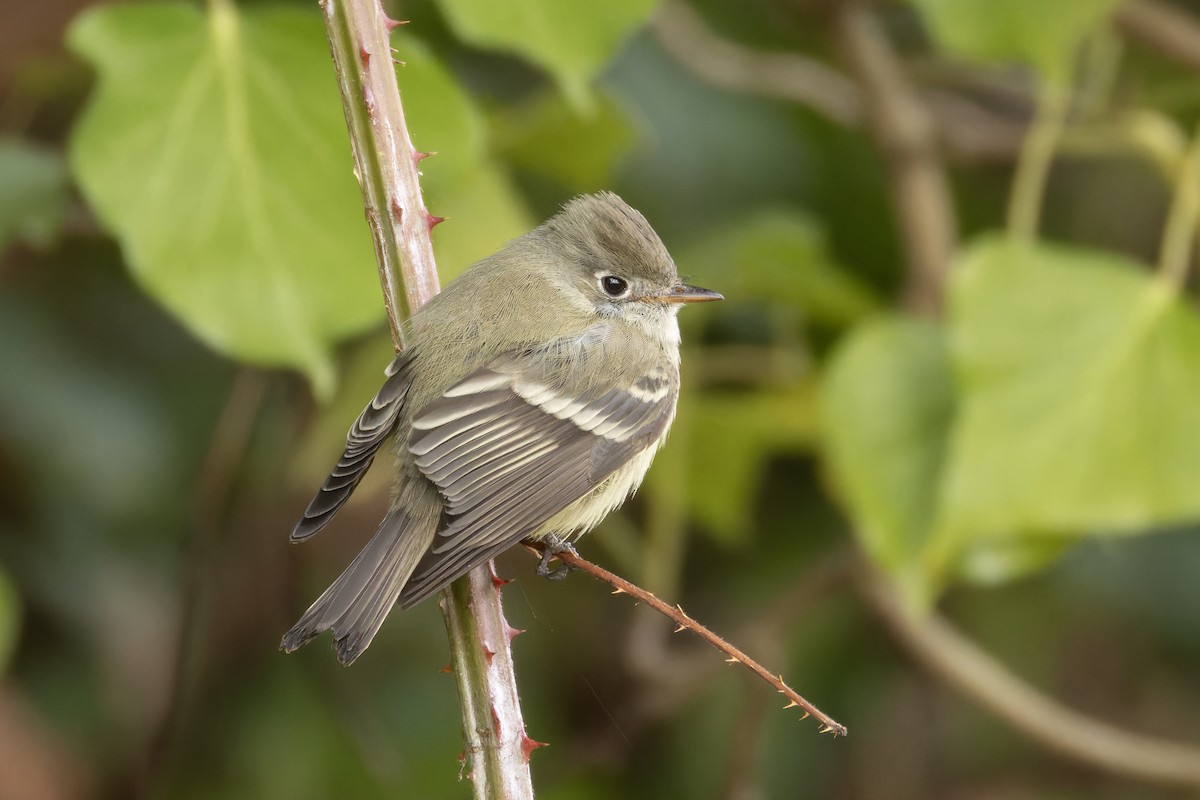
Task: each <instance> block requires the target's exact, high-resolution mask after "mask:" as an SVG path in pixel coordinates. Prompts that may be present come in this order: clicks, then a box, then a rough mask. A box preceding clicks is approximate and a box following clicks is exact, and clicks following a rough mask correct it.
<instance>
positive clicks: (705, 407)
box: [648, 381, 817, 543]
mask: <svg viewBox="0 0 1200 800" xmlns="http://www.w3.org/2000/svg"><path fill="white" fill-rule="evenodd" d="M816 416H817V415H816V397H815V392H814V386H813V384H812V383H811V382H809V381H804V382H801V383H797V384H796V385H794V386H790V387H787V388H783V389H776V390H771V391H758V392H686V393H685V394H684V396H683V397H682V398H681V399H680V401H679V417H678V420H677V421H676V422H675V426H674V427H675V429H676V430H675V433H673V434H672V439H673V441H672V447H668V448H665V449H664V451H663V452H662V453H661V454H659V456H658V459H659V460H660V461H666V460H668V459H672V458H680V459H683V460H684V464H683V468H682V472H683V474H684V475H686V480H684V481H680V482H679V483H678V484H675V483H673V484H672V485H671V486H670V487H664V488H666V489H667V490H668V491H671V492H674V493H679V492H680V491H681V490H682V491H683V493H684V495H685V502H686V505H687V509H688V511H689V513H690V514H691V515H692V516H693V517H694V518H695V519H696V520H698V521H699V522H701V523H702V524H703V525H704V526H705V528H706V529H707V530H708V531H709V532H711V533H712V534H713V535H714V537H715V538H717V539H720V540H723V541H725V542H730V543H732V542H742V541H745V540H747V539H748V538H749V537H750V535H751V533H752V532H753V522H754V502H755V499H756V498H755V491H756V490H757V489H758V488H759V487H760V486H761V484H762V478H763V477H764V475H765V474H766V471H767V467H768V462H769V460H770V458H771V457H772V456H775V455H779V454H781V453H796V452H805V451H808V450H811V448H812V444H813V442H814V440H815V439H816ZM714 464H720V465H721V467H720V469H713V465H714ZM679 472H680V470H673V469H671V468H669V467H662V465H661V464H660V465H659V468H658V469H656V470H651V471H650V473H649V476H648V480H650V481H651V482H652V485H654V486H657V484H656V483H654V481H655V480H656V479H655V475H656V474H657V475H659V476H667V475H676V474H679Z"/></svg>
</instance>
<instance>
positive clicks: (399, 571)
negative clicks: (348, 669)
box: [279, 508, 436, 665]
mask: <svg viewBox="0 0 1200 800" xmlns="http://www.w3.org/2000/svg"><path fill="white" fill-rule="evenodd" d="M435 529H436V520H432V521H428V522H427V521H424V520H419V519H414V518H413V517H412V516H411V515H410V514H409V513H408V512H407V511H406V510H405V509H404V508H394V509H392V510H391V511H390V512H388V514H387V516H386V517H384V518H383V521H382V522H381V523H380V525H379V530H377V531H376V532H375V535H374V536H373V537H372V538H371V541H369V542H368V543H367V545H366V546H365V547H364V548H363V549H362V551H361V552H360V553H359V554H358V556H357V557H356V558H355V559H354V561H352V562H351V563H350V566H348V567H346V569H345V571H344V572H342V574H341V575H340V576H338V579H337V580H336V581H334V582H333V585H331V586H330V587H329V588H328V589H326V590H325V592H324V594H322V595H321V596H320V597H318V598H317V601H316V602H315V603H313V604H312V605H311V606H310V607H309V609H308V610H307V611H305V612H304V614H303V615H302V616H301V617H300V620H299V621H298V622H297V623H296V624H295V625H293V626H292V627H291V629H290V630H289V631H288V632H287V633H285V634H284V636H283V641H282V642H280V644H279V649H281V650H283V651H284V652H286V653H291V652H293V651H295V650H297V649H299V648H300V647H301V646H303V645H304V644H305V643H307V642H308V641H309V640H310V639H312V638H313V637H314V636H316V635H317V634H319V633H322V632H323V631H332V632H333V637H334V643H333V647H334V651H335V652H336V653H337V658H338V661H340V662H342V663H343V664H347V665H348V664H350V663H352V662H353V661H354V659H356V658H358V657H359V656H360V655H362V653H363V651H364V650H366V649H367V647H368V646H369V645H370V644H371V640H372V639H374V638H375V634H376V633H378V631H379V628H380V626H381V625H383V620H384V618H385V617H387V615H388V612H389V611H391V610H392V607H393V606H394V605H395V604H396V599H397V598H398V597H399V596H400V592H401V590H403V588H404V584H405V583H407V582H408V579H409V576H410V575H412V571H413V569H414V568H415V567H416V565H417V562H419V561H420V560H421V557H422V556H423V555H424V553H425V551H426V550H427V549H428V548H429V545H430V542H431V540H432V538H433V535H434V531H435Z"/></svg>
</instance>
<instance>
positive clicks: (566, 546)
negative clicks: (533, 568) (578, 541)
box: [537, 536, 579, 581]
mask: <svg viewBox="0 0 1200 800" xmlns="http://www.w3.org/2000/svg"><path fill="white" fill-rule="evenodd" d="M542 544H543V545H544V546H543V548H542V560H541V561H539V562H538V565H537V574H538V575H540V576H542V577H543V578H545V579H546V580H550V581H561V580H562V579H563V578H565V577H567V575H568V574H570V572H571V571H572V570H573V569H575V568H574V567H572V566H571V565H570V564H561V565H559V567H558V569H553V570H552V569H550V562H551V561H553V560H554V559H555V558H556V557H557V556H558V554H559V553H570V554H571V555H573V556H577V555H579V553H578V552H576V550H575V546H574V545H573V544H571V543H570V542H566V541H563V540H562V539H559V538H558V537H556V536H547V537H546V538H545V539H543V540H542Z"/></svg>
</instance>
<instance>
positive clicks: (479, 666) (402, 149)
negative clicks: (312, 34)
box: [321, 0, 534, 800]
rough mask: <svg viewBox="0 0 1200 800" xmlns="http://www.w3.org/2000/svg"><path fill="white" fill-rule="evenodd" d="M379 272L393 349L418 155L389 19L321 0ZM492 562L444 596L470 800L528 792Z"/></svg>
mask: <svg viewBox="0 0 1200 800" xmlns="http://www.w3.org/2000/svg"><path fill="white" fill-rule="evenodd" d="M321 9H322V11H323V13H324V17H325V26H326V32H327V33H328V36H329V46H330V50H331V52H332V55H333V63H334V68H335V70H336V72H337V79H338V86H339V88H340V89H341V93H342V104H343V107H344V109H345V112H346V124H347V127H348V128H349V131H350V142H351V145H352V148H353V150H354V163H355V167H356V174H357V175H358V179H359V184H360V185H361V187H362V192H363V203H364V206H365V208H366V214H367V222H368V223H369V225H370V228H371V236H372V240H373V241H374V243H375V254H376V257H377V260H378V264H379V279H380V283H381V284H382V287H383V295H384V303H385V305H386V307H387V312H388V320H389V322H390V323H391V328H392V336H393V338H394V340H395V343H396V348H397V349H400V348H401V347H402V346H403V341H402V330H403V329H402V325H403V321H404V319H405V318H406V317H407V316H408V313H409V311H410V310H415V309H417V308H420V307H421V305H423V304H424V303H426V302H428V300H429V299H430V298H431V297H433V296H434V295H435V294H437V292H438V289H439V285H438V276H437V267H436V265H435V264H434V259H433V246H432V243H431V241H430V236H429V234H430V230H431V228H432V226H433V224H434V222H435V220H434V219H433V218H432V217H431V216H430V215H429V212H428V211H427V210H426V208H425V203H424V200H423V199H422V197H421V184H420V176H419V174H418V172H417V162H418V161H419V160H420V158H421V157H422V156H421V154H420V153H418V152H417V150H416V148H414V147H413V143H412V140H411V138H410V137H409V134H408V126H407V125H406V123H405V121H404V109H403V107H402V105H401V103H400V91H399V88H398V86H397V83H396V71H395V67H394V66H393V63H392V51H391V42H390V36H389V33H390V28H391V27H393V25H394V23H391V22H390V20H388V19H387V18H386V17H385V16H384V14H383V9H382V7H381V6H380V4H379V0H321ZM494 574H495V573H494V572H493V571H492V566H491V563H490V562H489V563H487V564H484V565H483V566H481V567H478V568H476V569H474V570H472V571H471V572H470V574H468V575H467V576H466V577H465V578H462V579H460V580H458V581H456V582H455V583H454V585H453V586H452V587H451V588H450V589H449V590H448V591H446V592H444V593H443V595H442V613H443V615H444V617H445V619H446V629H447V634H448V636H449V640H450V650H451V656H452V658H453V663H454V666H455V675H456V677H457V680H458V688H459V699H460V701H461V704H462V715H463V734H464V737H465V739H466V748H465V749H466V754H467V758H468V759H469V763H468V765H467V767H468V774H469V775H470V777H471V782H472V785H473V787H474V796H475V797H476V798H477V800H485V798H486V799H487V800H495V798H503V799H504V800H509V799H510V798H511V799H516V798H530V800H532V798H533V782H532V779H531V777H530V773H529V749H530V747H531V746H533V744H534V743H532V742H531V741H530V739H529V738H528V737H527V736H526V735H525V724H524V722H523V720H522V718H521V704H520V698H519V696H518V693H517V682H516V674H515V672H514V670H513V663H512V648H511V647H510V645H509V640H510V634H511V631H512V629H511V628H510V627H509V625H508V623H507V622H506V621H505V619H504V612H503V609H502V608H501V605H500V592H499V591H498V589H497V583H496V582H495V581H494V580H493V578H494Z"/></svg>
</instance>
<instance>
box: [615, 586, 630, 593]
mask: <svg viewBox="0 0 1200 800" xmlns="http://www.w3.org/2000/svg"><path fill="white" fill-rule="evenodd" d="M612 593H613V594H627V592H626V591H625V590H624V589H622V588H621V587H620V586H618V587H617V588H615V589H613V590H612Z"/></svg>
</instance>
